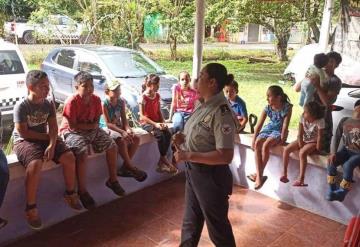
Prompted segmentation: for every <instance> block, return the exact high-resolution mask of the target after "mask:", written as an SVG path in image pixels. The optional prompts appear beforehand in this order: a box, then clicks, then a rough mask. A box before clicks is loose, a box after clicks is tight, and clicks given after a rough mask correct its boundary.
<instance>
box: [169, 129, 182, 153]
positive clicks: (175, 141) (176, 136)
mask: <svg viewBox="0 0 360 247" xmlns="http://www.w3.org/2000/svg"><path fill="white" fill-rule="evenodd" d="M171 140H172V143H173V144H174V145H175V148H176V149H179V147H180V146H181V144H183V143H185V135H184V134H183V133H180V132H177V133H176V134H174V135H173V136H172V138H171Z"/></svg>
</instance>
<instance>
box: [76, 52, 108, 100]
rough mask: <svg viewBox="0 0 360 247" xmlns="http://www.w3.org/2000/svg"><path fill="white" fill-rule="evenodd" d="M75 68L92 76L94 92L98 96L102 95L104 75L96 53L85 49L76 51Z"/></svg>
mask: <svg viewBox="0 0 360 247" xmlns="http://www.w3.org/2000/svg"><path fill="white" fill-rule="evenodd" d="M76 69H77V72H79V71H86V72H88V73H90V74H91V75H92V76H93V78H94V93H95V94H96V95H98V96H100V97H102V96H103V95H104V84H105V80H106V77H105V76H104V71H103V69H102V68H101V65H100V62H99V59H98V57H97V56H96V55H94V54H92V53H91V52H87V51H77V61H76Z"/></svg>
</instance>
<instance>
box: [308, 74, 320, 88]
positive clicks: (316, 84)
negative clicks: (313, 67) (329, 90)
mask: <svg viewBox="0 0 360 247" xmlns="http://www.w3.org/2000/svg"><path fill="white" fill-rule="evenodd" d="M308 78H309V79H310V82H311V84H313V85H314V87H316V88H317V87H319V86H320V77H319V76H318V75H310V76H309V77H308Z"/></svg>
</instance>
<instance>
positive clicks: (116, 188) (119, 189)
mask: <svg viewBox="0 0 360 247" xmlns="http://www.w3.org/2000/svg"><path fill="white" fill-rule="evenodd" d="M105 185H106V186H107V187H108V188H110V189H111V190H112V191H113V192H114V193H115V194H116V195H118V196H123V195H125V190H124V189H123V188H122V187H121V185H120V184H119V182H118V181H115V182H110V181H109V180H108V181H106V183H105Z"/></svg>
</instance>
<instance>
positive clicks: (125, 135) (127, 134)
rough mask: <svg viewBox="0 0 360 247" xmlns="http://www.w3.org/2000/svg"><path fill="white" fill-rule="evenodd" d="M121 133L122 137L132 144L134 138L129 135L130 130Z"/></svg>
mask: <svg viewBox="0 0 360 247" xmlns="http://www.w3.org/2000/svg"><path fill="white" fill-rule="evenodd" d="M121 135H122V138H124V140H125V141H127V142H128V143H129V144H132V142H133V140H132V137H131V135H129V133H128V132H126V131H123V132H122V133H121Z"/></svg>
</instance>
